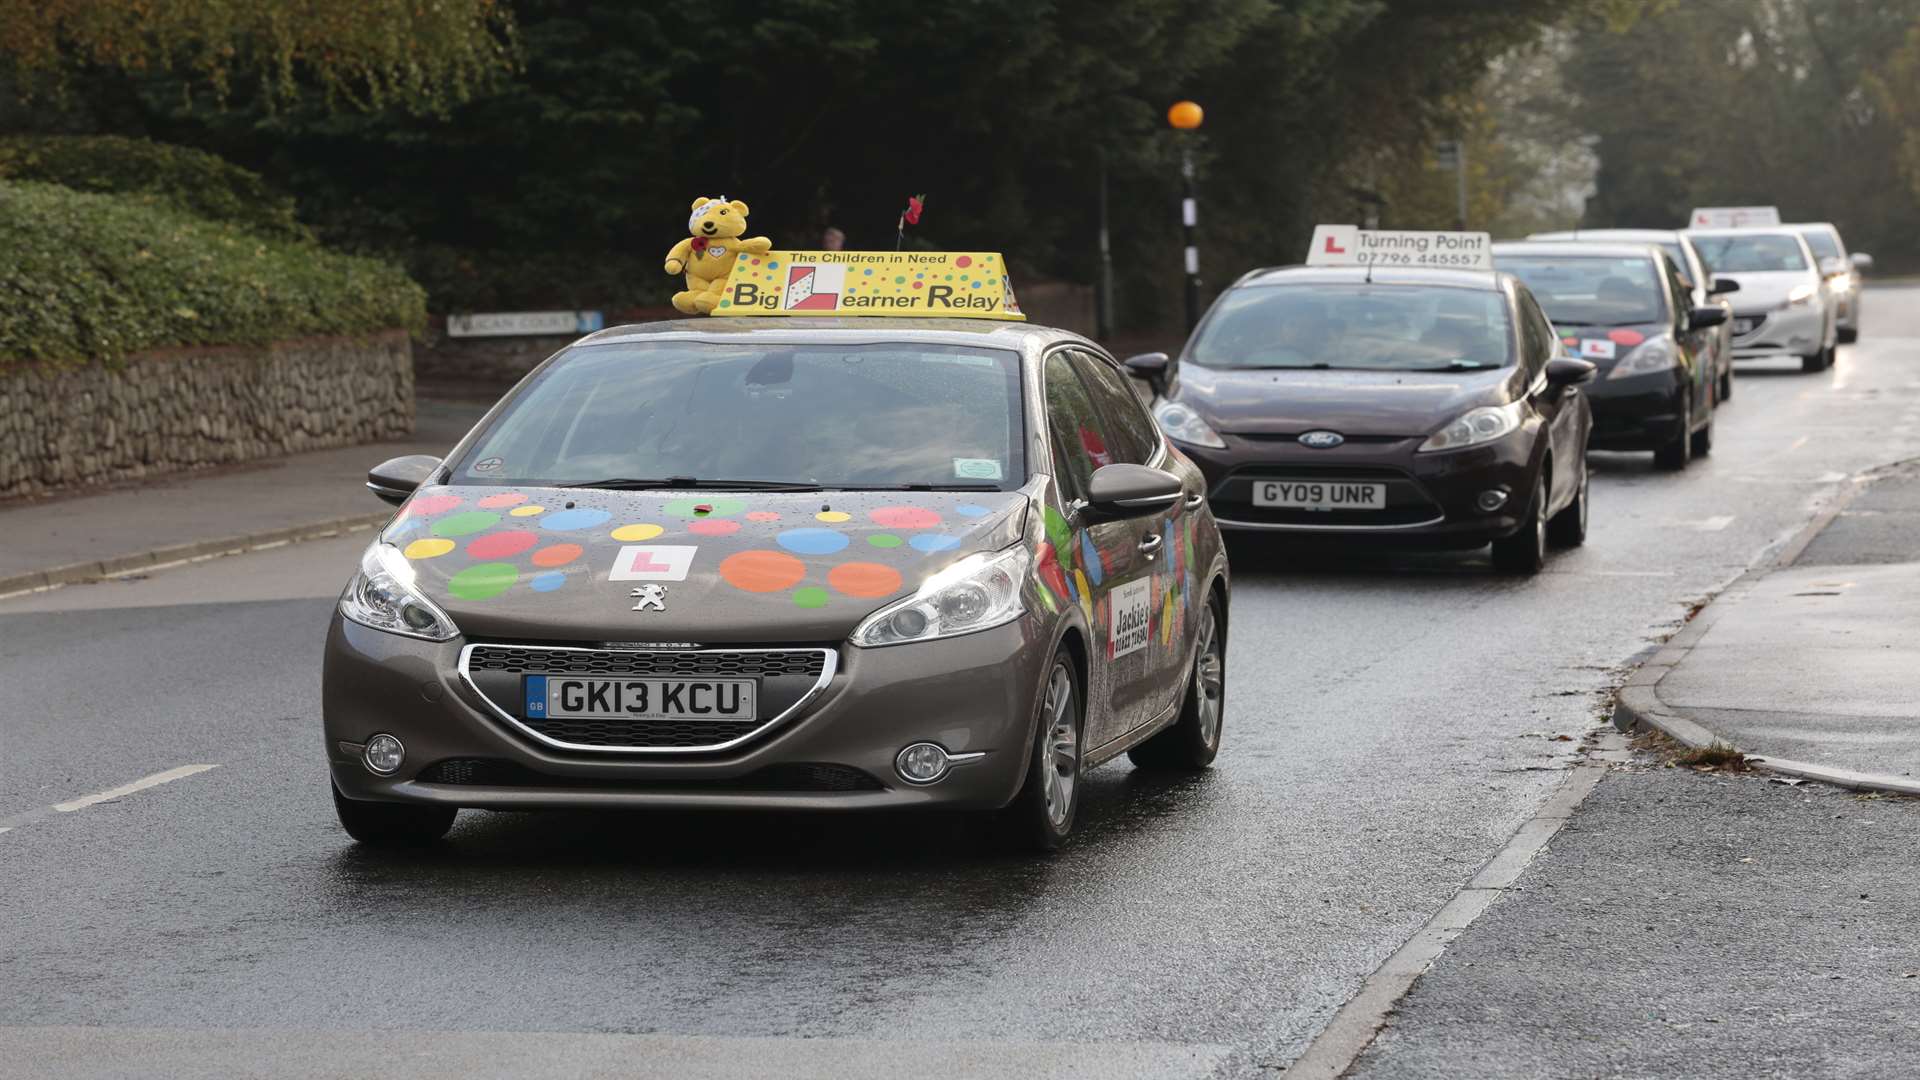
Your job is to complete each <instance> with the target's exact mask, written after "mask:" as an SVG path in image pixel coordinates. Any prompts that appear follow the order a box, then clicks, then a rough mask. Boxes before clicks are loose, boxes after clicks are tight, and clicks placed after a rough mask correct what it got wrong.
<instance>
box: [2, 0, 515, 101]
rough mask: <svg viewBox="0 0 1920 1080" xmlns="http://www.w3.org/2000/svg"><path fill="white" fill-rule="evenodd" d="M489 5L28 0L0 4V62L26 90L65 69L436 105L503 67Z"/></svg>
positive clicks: (481, 0)
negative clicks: (309, 90) (239, 82)
mask: <svg viewBox="0 0 1920 1080" xmlns="http://www.w3.org/2000/svg"><path fill="white" fill-rule="evenodd" d="M512 49H513V20H512V17H511V13H510V12H509V11H508V10H507V8H506V7H505V5H504V4H503V3H501V2H500V0H435V2H433V3H418V2H415V0H354V2H352V3H335V2H330V0H284V2H283V0H272V2H261V0H33V2H31V3H11V4H8V5H6V7H5V8H4V9H3V10H0V64H4V65H5V67H6V68H9V69H10V74H11V75H12V76H13V79H14V81H15V82H16V88H17V89H18V90H19V91H21V92H23V93H25V94H28V95H33V94H49V93H51V94H56V95H57V94H59V93H62V92H64V91H66V90H68V89H69V88H70V86H71V83H70V80H71V79H72V78H73V77H74V76H76V75H82V74H89V73H94V72H99V71H115V72H126V73H133V74H164V75H171V76H174V77H176V78H178V79H180V80H181V82H182V85H183V86H184V87H185V88H186V89H188V90H189V91H191V90H201V91H204V92H207V93H210V94H211V95H212V96H213V97H214V98H216V99H218V100H223V101H224V100H226V99H227V98H228V97H229V96H231V94H232V93H233V91H234V90H235V84H236V80H244V81H246V82H248V83H250V84H251V89H252V91H253V93H254V94H255V95H256V96H257V98H258V100H260V101H261V102H263V103H265V104H267V105H277V104H283V103H287V102H291V101H295V100H298V99H300V98H301V96H302V90H303V88H314V89H317V90H318V91H319V92H320V93H321V95H322V97H323V99H324V100H325V102H326V103H327V104H328V105H329V106H332V105H335V104H340V103H344V104H347V105H349V106H352V107H355V108H360V109H378V108H384V107H388V106H396V105H397V106H400V107H403V108H409V109H415V110H443V109H444V108H445V107H446V106H447V104H448V103H449V102H453V101H463V100H466V99H467V98H468V97H470V96H471V95H472V94H473V93H474V91H475V90H477V89H479V88H481V87H483V86H485V85H486V84H488V83H489V82H491V81H492V80H494V79H495V78H497V77H498V76H499V75H501V74H502V73H504V72H506V71H508V70H510V69H511V67H512Z"/></svg>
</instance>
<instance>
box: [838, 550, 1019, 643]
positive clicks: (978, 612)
mask: <svg viewBox="0 0 1920 1080" xmlns="http://www.w3.org/2000/svg"><path fill="white" fill-rule="evenodd" d="M1032 568H1033V557H1032V556H1031V555H1029V554H1027V548H1026V545H1024V544H1016V545H1015V546H1013V547H1010V548H1008V549H1007V550H1005V551H1001V552H994V553H981V554H978V555H969V556H967V557H966V558H964V559H961V560H960V561H959V562H957V563H954V564H953V565H952V566H949V567H947V568H946V569H945V570H942V571H940V572H939V573H937V574H935V575H933V576H932V577H930V578H928V579H927V580H926V583H925V584H923V585H921V586H920V590H919V591H918V592H916V593H914V594H913V595H912V596H909V597H907V598H905V599H903V600H899V601H896V602H894V603H892V604H888V605H887V606H886V607H883V608H881V609H880V610H879V611H876V612H874V613H873V614H871V615H869V616H867V617H866V619H865V620H863V621H862V622H861V623H860V625H859V626H858V627H855V628H854V631H853V638H852V641H853V643H854V644H855V645H861V646H867V647H876V646H881V645H905V644H907V643H908V642H912V641H932V640H933V639H935V638H943V637H957V636H959V635H961V634H971V633H973V632H974V631H976V630H986V629H990V628H992V627H995V626H999V625H1000V624H1002V623H1007V622H1012V621H1013V620H1014V619H1017V618H1019V617H1020V616H1021V615H1024V614H1026V610H1027V609H1026V607H1025V605H1023V604H1021V602H1020V589H1021V586H1022V584H1023V583H1024V582H1025V581H1026V580H1027V574H1028V572H1029V571H1030V570H1031V569H1032Z"/></svg>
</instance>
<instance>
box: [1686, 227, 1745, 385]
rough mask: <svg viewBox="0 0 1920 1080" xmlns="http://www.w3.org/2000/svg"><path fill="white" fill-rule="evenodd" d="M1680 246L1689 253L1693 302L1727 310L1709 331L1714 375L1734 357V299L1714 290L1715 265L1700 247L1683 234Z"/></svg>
mask: <svg viewBox="0 0 1920 1080" xmlns="http://www.w3.org/2000/svg"><path fill="white" fill-rule="evenodd" d="M1680 250H1682V251H1684V252H1685V253H1686V256H1687V264H1686V266H1685V267H1683V269H1684V270H1686V272H1687V274H1688V275H1689V276H1691V277H1692V278H1693V303H1694V305H1695V306H1696V307H1717V308H1720V309H1722V310H1724V311H1725V312H1726V313H1727V319H1726V321H1725V322H1723V323H1721V324H1720V325H1719V326H1715V327H1712V328H1711V330H1710V332H1709V333H1708V334H1707V349H1708V355H1709V356H1710V357H1711V359H1712V361H1713V363H1712V366H1711V371H1712V374H1713V377H1714V378H1716V379H1717V378H1718V377H1719V376H1721V375H1723V374H1725V373H1726V372H1727V370H1728V369H1729V368H1730V367H1731V366H1732V364H1733V360H1732V356H1733V301H1732V300H1729V299H1727V296H1726V294H1725V293H1717V292H1714V291H1713V267H1711V266H1708V265H1707V261H1706V259H1705V258H1703V257H1702V256H1701V255H1700V249H1699V248H1697V247H1694V246H1693V243H1692V242H1691V241H1689V240H1687V239H1685V238H1684V237H1683V238H1682V239H1681V241H1680Z"/></svg>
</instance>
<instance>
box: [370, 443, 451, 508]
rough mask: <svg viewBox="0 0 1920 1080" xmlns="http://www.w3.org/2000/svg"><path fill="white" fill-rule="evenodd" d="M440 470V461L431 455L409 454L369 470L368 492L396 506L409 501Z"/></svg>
mask: <svg viewBox="0 0 1920 1080" xmlns="http://www.w3.org/2000/svg"><path fill="white" fill-rule="evenodd" d="M439 468H440V459H439V458H437V457H433V456H432V455H430V454H408V455H407V456H406V457H397V458H393V459H391V460H388V461H383V462H381V463H380V464H378V465H375V466H374V467H373V468H371V469H368V470H367V490H368V491H371V492H373V493H374V494H375V495H378V496H380V498H381V500H382V501H384V502H390V503H392V504H393V505H395V506H399V505H400V504H401V503H403V502H406V501H407V496H409V495H411V494H413V492H414V489H415V488H417V487H419V486H420V485H421V484H424V483H426V482H427V477H429V476H432V475H433V474H434V471H435V470H437V469H439Z"/></svg>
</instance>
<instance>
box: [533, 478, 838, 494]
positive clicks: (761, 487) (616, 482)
mask: <svg viewBox="0 0 1920 1080" xmlns="http://www.w3.org/2000/svg"><path fill="white" fill-rule="evenodd" d="M560 486H561V487H563V488H607V489H609V490H612V491H645V490H649V489H653V488H692V489H696V490H699V491H819V490H820V485H819V484H816V483H813V482H812V481H807V480H799V481H795V480H702V479H700V478H699V477H697V476H660V477H651V478H648V477H637V476H614V477H609V478H607V479H605V480H589V481H586V482H584V483H579V484H561V485H560Z"/></svg>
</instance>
